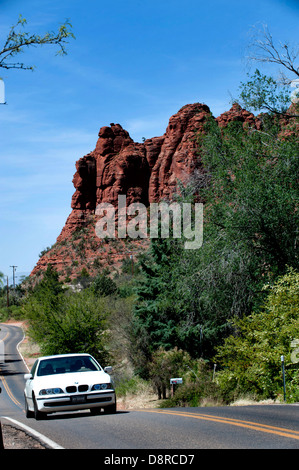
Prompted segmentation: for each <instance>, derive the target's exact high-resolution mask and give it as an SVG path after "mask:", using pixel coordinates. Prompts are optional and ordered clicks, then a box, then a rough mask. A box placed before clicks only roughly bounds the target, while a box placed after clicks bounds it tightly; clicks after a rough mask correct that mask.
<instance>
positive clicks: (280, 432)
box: [0, 324, 299, 466]
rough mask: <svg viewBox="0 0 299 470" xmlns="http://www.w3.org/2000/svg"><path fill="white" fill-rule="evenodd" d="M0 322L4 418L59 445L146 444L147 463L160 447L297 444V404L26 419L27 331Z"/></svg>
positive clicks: (182, 451)
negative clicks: (23, 345)
mask: <svg viewBox="0 0 299 470" xmlns="http://www.w3.org/2000/svg"><path fill="white" fill-rule="evenodd" d="M0 328H1V330H0V386H1V388H2V393H1V395H0V416H1V422H2V420H4V421H5V419H6V418H10V419H13V420H16V421H17V422H19V423H21V424H23V425H25V426H29V427H30V428H31V429H33V430H35V431H36V432H38V433H41V435H42V436H45V437H46V438H47V439H50V440H51V443H52V444H53V443H54V444H57V447H58V448H59V447H62V448H64V449H107V450H110V451H111V452H108V453H107V458H110V459H112V460H113V459H116V458H117V457H116V456H117V455H118V454H116V452H117V451H119V450H125V451H126V455H131V454H132V455H133V453H132V451H133V450H138V449H143V450H144V451H145V453H144V454H143V455H144V456H145V457H144V461H143V463H145V464H148V463H150V464H153V463H154V461H152V462H148V459H149V458H151V459H155V458H156V459H157V458H158V457H157V455H158V453H157V452H156V453H153V450H158V449H160V450H163V452H164V454H165V451H167V450H169V451H170V450H171V449H172V450H176V451H179V455H181V456H183V457H178V458H181V459H184V458H186V459H188V458H189V460H190V459H191V457H187V456H188V455H191V454H192V452H193V454H194V451H196V450H198V449H299V405H267V406H264V405H257V406H242V407H206V408H170V409H146V410H136V411H129V412H125V411H118V412H117V413H116V414H115V415H104V414H103V415H99V416H92V415H91V414H90V413H89V412H76V413H56V414H53V415H50V416H49V417H48V418H47V419H46V420H43V421H35V420H34V419H27V418H26V417H25V412H24V399H23V390H24V383H25V381H24V378H23V375H24V373H26V372H27V368H26V366H25V364H24V362H23V360H22V358H21V357H20V355H19V353H18V351H17V349H16V346H17V344H18V343H19V342H20V341H21V340H22V338H23V333H22V330H21V329H20V328H18V327H16V326H10V325H6V324H0ZM5 417H6V418H5ZM54 447H55V446H54ZM112 450H114V453H113V451H112ZM146 450H147V451H148V452H146ZM191 450H192V452H191ZM193 450H194V451H193ZM176 453H177V454H178V452H176ZM164 454H163V455H164ZM193 454H192V455H193ZM149 455H152V457H149ZM162 457H163V456H162ZM162 457H160V459H162ZM163 458H164V457H163ZM104 463H111V464H112V463H115V462H112V461H111V462H108V461H107V462H104ZM116 463H120V462H116ZM126 463H128V462H126ZM133 463H134V462H133V461H132V462H131V466H134V465H133ZM159 463H160V464H161V463H176V462H175V461H174V462H162V460H161V462H158V461H156V464H159ZM181 463H183V462H181ZM186 463H189V464H190V463H191V461H189V462H188V461H187V462H186Z"/></svg>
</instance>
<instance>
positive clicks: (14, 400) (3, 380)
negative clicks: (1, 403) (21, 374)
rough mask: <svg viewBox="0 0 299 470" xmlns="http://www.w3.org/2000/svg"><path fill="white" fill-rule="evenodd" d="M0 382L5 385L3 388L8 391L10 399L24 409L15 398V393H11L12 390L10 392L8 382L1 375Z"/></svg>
mask: <svg viewBox="0 0 299 470" xmlns="http://www.w3.org/2000/svg"><path fill="white" fill-rule="evenodd" d="M0 380H1V382H2V383H3V386H4V388H5V390H6V392H7V395H8V396H9V398H10V399H11V400H12V401H13V402H14V403H15V404H16V405H17V406H20V407H22V405H21V403H20V402H19V401H18V400H17V399H16V398H15V396H14V395H13V393H12V392H11V390H10V388H9V386H8V384H7V382H6V380H5V378H4V377H3V376H2V375H0Z"/></svg>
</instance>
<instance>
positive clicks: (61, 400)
mask: <svg viewBox="0 0 299 470" xmlns="http://www.w3.org/2000/svg"><path fill="white" fill-rule="evenodd" d="M111 370H112V367H105V368H104V369H102V367H101V366H100V364H99V363H98V362H97V361H96V360H95V359H94V358H93V357H92V356H90V355H89V354H61V355H56V356H45V357H40V358H39V359H37V360H36V361H35V363H34V365H33V367H32V369H31V373H30V374H25V375H24V378H25V380H26V384H25V390H24V395H25V412H26V417H27V418H30V417H31V416H34V417H35V419H42V418H43V417H45V416H46V415H47V414H48V413H54V412H59V411H74V410H82V409H90V411H91V412H92V413H94V414H97V413H99V412H100V411H101V409H102V408H103V410H104V412H106V413H115V412H116V396H115V390H114V385H113V382H112V380H111V377H110V375H109V374H110V373H111Z"/></svg>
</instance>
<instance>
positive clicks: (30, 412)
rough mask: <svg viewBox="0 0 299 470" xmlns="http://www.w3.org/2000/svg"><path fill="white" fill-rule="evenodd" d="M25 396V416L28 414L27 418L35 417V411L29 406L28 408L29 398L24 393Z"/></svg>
mask: <svg viewBox="0 0 299 470" xmlns="http://www.w3.org/2000/svg"><path fill="white" fill-rule="evenodd" d="M24 398H25V416H26V418H32V417H33V412H32V411H30V410H29V408H28V403H27V398H26V396H25V395H24Z"/></svg>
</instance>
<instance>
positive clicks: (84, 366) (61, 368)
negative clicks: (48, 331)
mask: <svg viewBox="0 0 299 470" xmlns="http://www.w3.org/2000/svg"><path fill="white" fill-rule="evenodd" d="M99 370H101V368H100V367H99V365H98V364H97V363H96V362H95V360H94V359H93V358H92V357H90V356H67V357H52V358H50V359H43V360H41V361H40V363H39V366H38V370H37V375H38V376H42V375H52V374H67V373H71V372H90V371H99Z"/></svg>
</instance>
